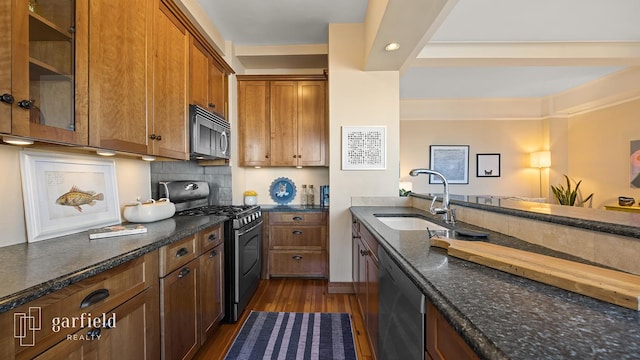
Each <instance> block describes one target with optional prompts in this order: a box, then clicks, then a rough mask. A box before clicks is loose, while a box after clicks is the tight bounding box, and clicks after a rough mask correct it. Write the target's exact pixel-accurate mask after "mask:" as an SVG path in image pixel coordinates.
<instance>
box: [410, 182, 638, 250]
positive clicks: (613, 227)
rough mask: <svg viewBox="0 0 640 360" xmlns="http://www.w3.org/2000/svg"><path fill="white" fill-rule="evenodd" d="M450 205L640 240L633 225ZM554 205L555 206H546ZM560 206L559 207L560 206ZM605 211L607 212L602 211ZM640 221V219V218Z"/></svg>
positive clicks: (460, 202)
mask: <svg viewBox="0 0 640 360" xmlns="http://www.w3.org/2000/svg"><path fill="white" fill-rule="evenodd" d="M410 196H412V197H416V198H420V199H427V200H431V199H433V195H429V194H416V193H411V195H410ZM450 203H451V204H453V205H457V206H462V207H468V208H473V209H479V210H483V211H490V212H494V213H499V214H505V215H512V216H517V217H521V218H526V219H530V220H537V221H545V222H549V223H553V224H558V225H566V226H572V227H576V228H581V229H586V230H591V231H598V232H603V233H607V234H613V235H620V236H627V237H633V238H638V239H640V227H638V226H633V225H625V224H620V223H609V222H606V221H598V220H589V219H579V218H575V217H570V216H564V215H558V214H545V213H541V212H534V211H529V210H523V209H515V208H510V207H504V206H496V205H485V204H480V203H476V202H472V201H465V200H460V199H455V198H451V199H450ZM545 205H553V204H545ZM558 206H559V205H558ZM602 211H605V210H602ZM634 215H635V216H640V214H631V213H630V214H629V216H634ZM638 219H640V217H638Z"/></svg>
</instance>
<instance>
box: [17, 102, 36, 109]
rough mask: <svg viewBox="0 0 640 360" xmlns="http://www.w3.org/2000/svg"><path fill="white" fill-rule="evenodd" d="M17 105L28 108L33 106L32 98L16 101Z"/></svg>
mask: <svg viewBox="0 0 640 360" xmlns="http://www.w3.org/2000/svg"><path fill="white" fill-rule="evenodd" d="M18 106H19V107H21V108H23V109H26V110H29V109H31V108H32V107H33V100H20V101H18Z"/></svg>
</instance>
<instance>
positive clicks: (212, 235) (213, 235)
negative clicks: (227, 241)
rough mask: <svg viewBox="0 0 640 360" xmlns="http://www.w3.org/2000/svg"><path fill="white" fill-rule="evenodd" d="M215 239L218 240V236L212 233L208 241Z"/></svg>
mask: <svg viewBox="0 0 640 360" xmlns="http://www.w3.org/2000/svg"><path fill="white" fill-rule="evenodd" d="M217 238H218V234H215V233H214V234H211V235H209V241H213V240H215V239H217Z"/></svg>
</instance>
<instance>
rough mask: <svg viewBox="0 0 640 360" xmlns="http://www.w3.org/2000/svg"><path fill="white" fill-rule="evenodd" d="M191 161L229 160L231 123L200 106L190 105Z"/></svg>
mask: <svg viewBox="0 0 640 360" xmlns="http://www.w3.org/2000/svg"><path fill="white" fill-rule="evenodd" d="M189 125H190V126H189V128H190V136H189V138H190V152H191V159H198V160H200V159H205V160H212V159H229V157H230V152H231V146H230V142H229V141H230V138H231V126H230V125H229V122H228V121H226V120H225V119H223V118H222V117H220V116H219V115H217V114H214V113H212V112H210V111H208V110H206V109H204V108H202V107H200V106H197V105H189Z"/></svg>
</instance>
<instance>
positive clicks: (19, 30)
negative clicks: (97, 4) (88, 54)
mask: <svg viewBox="0 0 640 360" xmlns="http://www.w3.org/2000/svg"><path fill="white" fill-rule="evenodd" d="M3 2H8V3H11V1H10V0H0V3H3ZM80 3H82V2H79V3H78V4H76V1H73V0H23V1H15V3H14V6H13V9H12V12H11V17H10V21H9V22H8V25H10V27H11V29H9V30H10V31H9V32H8V33H9V34H11V37H10V38H9V39H7V38H3V39H0V43H2V44H1V45H5V44H4V42H7V41H8V42H9V43H10V44H9V46H8V47H7V48H10V49H11V52H10V55H9V56H10V57H11V71H10V72H7V71H4V72H0V80H5V78H9V80H7V82H6V84H11V87H10V88H6V86H7V85H4V86H5V87H4V88H0V100H1V101H2V103H1V104H0V132H3V133H10V134H13V135H18V136H23V137H27V138H32V139H35V140H48V141H53V142H60V143H70V144H87V121H86V120H87V117H86V115H85V114H86V107H84V106H81V105H82V104H84V103H86V101H85V100H83V96H86V89H84V90H85V91H78V90H83V89H78V87H81V88H82V87H83V86H82V83H83V81H82V80H83V78H84V79H86V66H84V68H83V66H82V65H81V64H82V63H83V62H82V61H78V60H79V59H78V57H79V56H80V55H81V54H79V53H78V52H77V49H78V47H77V46H76V44H77V43H78V42H79V41H83V40H84V41H86V38H84V36H83V35H80V39H79V38H78V35H77V34H76V33H77V32H76V26H77V24H76V22H77V21H76V13H77V12H76V6H77V5H80ZM83 4H84V3H83ZM81 6H86V4H85V5H81ZM0 7H4V8H8V9H11V6H10V5H9V6H8V7H5V6H3V5H2V4H0ZM2 16H4V17H6V15H2ZM8 25H6V23H5V25H2V26H3V27H4V26H8ZM0 30H6V29H0ZM5 33H6V32H5ZM84 33H85V34H88V32H86V31H85V32H84ZM82 38H84V39H82ZM83 48H84V47H83ZM1 61H2V59H0V62H1ZM84 63H85V64H86V61H85V62H84ZM0 82H4V81H0ZM84 83H85V84H86V81H85V82H84ZM85 86H86V85H85ZM83 94H84V95H83ZM79 105H80V106H79Z"/></svg>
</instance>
